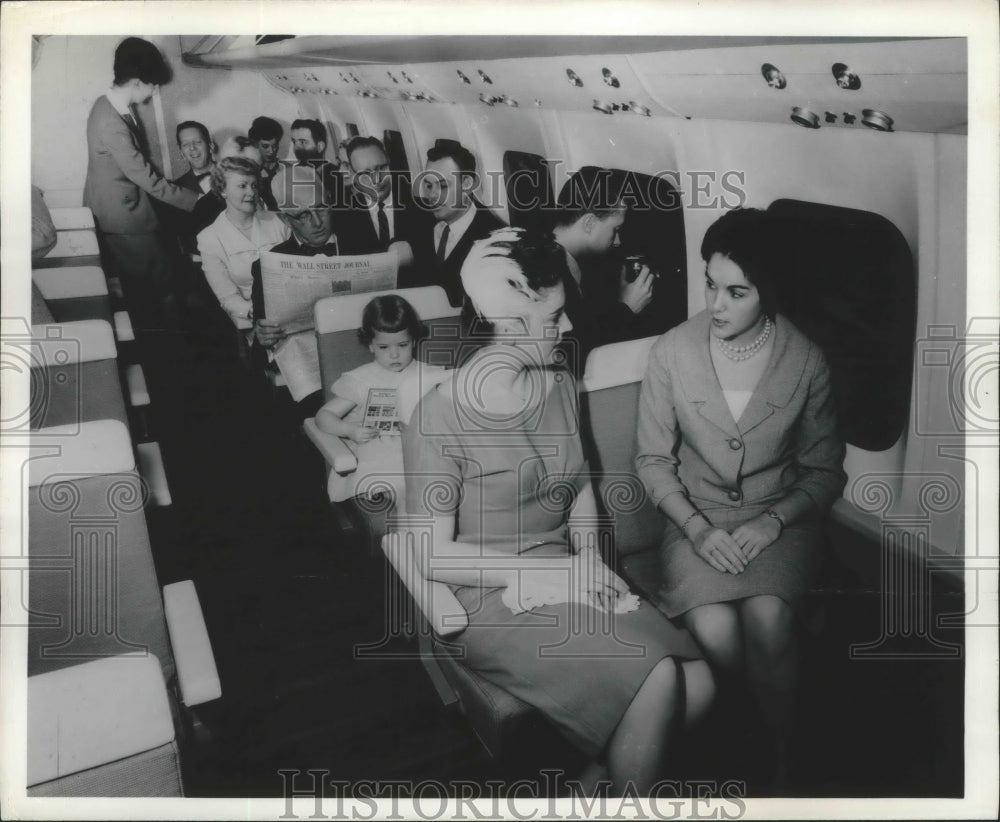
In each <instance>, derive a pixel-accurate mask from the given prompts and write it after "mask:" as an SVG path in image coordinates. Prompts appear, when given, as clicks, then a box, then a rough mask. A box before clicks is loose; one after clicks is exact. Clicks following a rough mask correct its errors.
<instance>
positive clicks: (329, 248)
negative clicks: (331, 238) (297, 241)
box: [301, 243, 337, 257]
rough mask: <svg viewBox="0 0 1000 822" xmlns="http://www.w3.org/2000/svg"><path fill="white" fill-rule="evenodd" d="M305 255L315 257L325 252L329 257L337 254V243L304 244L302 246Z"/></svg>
mask: <svg viewBox="0 0 1000 822" xmlns="http://www.w3.org/2000/svg"><path fill="white" fill-rule="evenodd" d="M301 251H302V256H303V257H315V256H316V255H317V254H324V255H326V256H327V257H336V256H337V244H336V243H327V244H326V245H322V246H319V247H316V246H312V245H304V246H302V247H301Z"/></svg>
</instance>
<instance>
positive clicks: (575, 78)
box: [566, 68, 583, 88]
mask: <svg viewBox="0 0 1000 822" xmlns="http://www.w3.org/2000/svg"><path fill="white" fill-rule="evenodd" d="M566 78H567V79H568V80H569V82H570V84H571V85H574V86H576V87H577V88H583V80H581V79H580V77H579V75H578V74H577V73H576V72H575V71H573V69H569V68H568V69H566Z"/></svg>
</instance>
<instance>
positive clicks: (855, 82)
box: [830, 63, 861, 91]
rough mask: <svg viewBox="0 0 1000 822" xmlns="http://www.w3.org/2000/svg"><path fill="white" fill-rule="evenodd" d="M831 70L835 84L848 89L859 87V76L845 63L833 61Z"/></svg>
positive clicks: (853, 89)
mask: <svg viewBox="0 0 1000 822" xmlns="http://www.w3.org/2000/svg"><path fill="white" fill-rule="evenodd" d="M830 70H831V71H832V72H833V79H834V80H836V81H837V85H838V86H840V88H842V89H847V90H848V91H857V90H858V89H859V88H861V78H860V77H858V75H857V74H855V73H854V72H853V71H851V69H850V68H849V67H848V66H847V65H846V64H845V63H834V64H833V66H832V67H831V69H830Z"/></svg>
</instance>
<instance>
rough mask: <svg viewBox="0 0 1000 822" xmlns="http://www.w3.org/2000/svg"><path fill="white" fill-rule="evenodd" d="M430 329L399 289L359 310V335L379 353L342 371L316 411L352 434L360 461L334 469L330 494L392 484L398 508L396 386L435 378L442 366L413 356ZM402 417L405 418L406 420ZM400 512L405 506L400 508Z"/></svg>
mask: <svg viewBox="0 0 1000 822" xmlns="http://www.w3.org/2000/svg"><path fill="white" fill-rule="evenodd" d="M425 333H426V328H425V326H424V324H423V323H422V322H421V321H420V318H419V317H418V316H417V312H416V311H414V309H413V306H412V305H410V304H409V303H408V302H407V301H406V300H404V299H403V298H402V297H400V296H398V295H396V294H389V295H386V296H383V297H376V298H375V299H373V300H372V301H371V302H370V303H368V305H366V306H365V309H364V311H363V312H362V315H361V328H360V329H358V339H359V340H360V341H361V344H362V345H365V346H367V347H368V350H369V351H371V352H372V354H373V355H374V356H375V360H374V362H370V363H366V364H365V365H362V366H360V367H358V368H355V369H354V370H353V371H345V372H344V373H343V374H341V375H340V379H338V380H337V381H336V382H335V383H334V384H333V386H332V387H331V390H332V391H333V394H334V396H333V398H332V399H331V400H330V401H329V402H327V403H326V405H324V406H323V407H322V408H321V409H320V410H319V413H317V414H316V425H317V427H318V428H319V429H320V430H321V431H326V432H327V433H329V434H334V435H336V436H338V437H343V438H345V439H348V440H351V442H352V443H353V445H352V446H351V448H352V450H353V451H354V452H355V454H356V455H357V457H358V467H357V470H355V471H354V472H353V473H351V474H347V475H346V476H345V475H341V474H337V473H336V472H335V471H331V472H330V479H329V482H328V485H327V491H328V493H329V496H330V500H331V501H333V502H341V501H343V500H345V499H348V498H350V497H353V496H356V495H357V494H359V493H369V494H372V493H374V492H376V491H377V492H385V491H386V490H387V489H388V486H391V487H392V488H393V492H394V494H395V499H396V506H397V510H398V511H399V510H400V508H401V506H402V502H403V449H402V445H401V442H400V437H399V433H400V431H399V423H400V422H401V421H400V420H399V418H398V416H397V389H398V388H399V386H400V385H401V384H402V383H403V382H404V381H408V380H411V379H414V380H417V379H419V380H423V379H425V378H426V379H433V375H434V374H439V373H440V372H443V371H444V369H443V368H441V367H440V366H436V365H427V364H426V363H422V362H420V360H415V359H414V358H413V349H414V347H415V345H416V343H417V340H419V339H420V338H421V337H422V336H424V334H425ZM402 422H406V421H405V420H402ZM400 512H401V511H400Z"/></svg>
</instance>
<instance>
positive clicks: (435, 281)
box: [400, 144, 507, 306]
mask: <svg viewBox="0 0 1000 822" xmlns="http://www.w3.org/2000/svg"><path fill="white" fill-rule="evenodd" d="M478 184H479V180H478V178H477V175H476V159H475V157H473V156H472V152H471V151H469V150H468V149H467V148H465V147H464V146H461V145H457V144H456V145H442V146H435V147H434V148H432V149H430V151H428V152H427V165H426V167H425V170H424V173H423V174H422V175H420V196H421V199H422V200H423V204H424V206H425V207H426V208H427V209H428V210H429V213H430V215H431V217H433V223H431V224H429V225H428V226H427V227H426V228H424V230H423V231H422V232H421V233H420V234H419V235H418V236H417V238H416V247H415V248H414V249H413V254H414V258H415V265H414V266H413V267H412V268H411V269H410V271H409V272H407V277H406V278H405V282H404V278H401V281H400V285H401V286H404V285H405V286H408V287H413V286H418V285H440V286H442V287H443V288H444V290H445V291H446V292H447V294H448V301H449V302H450V303H451V304H452V305H453V306H460V305H462V301H463V299H464V297H465V292H464V290H463V289H462V279H461V277H460V276H459V274H460V273H461V271H462V263H464V262H465V258H466V256H468V253H469V250H470V249H471V248H472V244H473V243H474V242H475V241H476V240H481V239H483V238H484V237H486V236H487V235H488V234H489V233H490V232H491V231H493V230H495V229H497V228H504V227H506V225H507V224H506V223H505V222H504V221H503V220H501V219H500V218H499V217H498V216H496V214H494V213H493V212H492V211H490V210H489V209H488V208H486V206H484V205H483V204H482V203H480V202H479V201H478V200H476V198H475V197H474V196H473V194H472V192H473V191H475V189H476V186H477V185H478Z"/></svg>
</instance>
